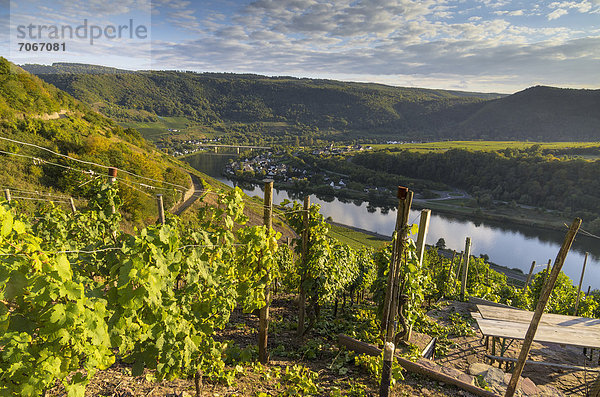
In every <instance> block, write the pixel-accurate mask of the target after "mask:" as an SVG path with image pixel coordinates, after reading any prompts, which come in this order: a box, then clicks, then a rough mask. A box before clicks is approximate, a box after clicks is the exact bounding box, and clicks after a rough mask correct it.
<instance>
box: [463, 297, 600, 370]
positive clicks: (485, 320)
mask: <svg viewBox="0 0 600 397" xmlns="http://www.w3.org/2000/svg"><path fill="white" fill-rule="evenodd" d="M477 309H478V310H479V313H471V315H472V316H473V318H474V319H475V320H476V321H477V325H478V326H479V329H480V330H481V332H482V334H483V335H484V337H486V347H489V338H490V337H491V338H492V355H494V356H495V355H496V341H498V342H499V345H500V356H501V357H502V356H504V353H505V352H506V350H508V348H509V347H510V345H511V344H512V342H513V341H514V340H522V339H525V334H526V333H527V329H528V328H529V324H530V322H531V318H532V317H533V312H530V311H526V310H519V309H513V308H506V307H494V306H488V305H482V304H479V305H477ZM533 340H534V341H536V342H542V343H543V342H549V343H558V344H562V345H571V346H578V347H583V348H584V353H586V351H587V349H592V350H591V351H592V352H593V349H600V320H599V319H594V318H586V317H577V316H564V315H559V314H548V313H545V314H543V315H542V319H541V321H540V323H539V326H538V329H537V332H536V334H535V337H534V339H533ZM599 360H600V358H599Z"/></svg>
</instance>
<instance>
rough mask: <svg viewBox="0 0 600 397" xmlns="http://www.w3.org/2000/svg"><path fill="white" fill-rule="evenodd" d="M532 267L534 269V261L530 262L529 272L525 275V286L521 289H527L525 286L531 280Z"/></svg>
mask: <svg viewBox="0 0 600 397" xmlns="http://www.w3.org/2000/svg"><path fill="white" fill-rule="evenodd" d="M533 269H535V261H533V262H531V267H530V268H529V274H528V275H527V281H525V287H523V289H527V286H528V285H529V283H530V282H531V276H533Z"/></svg>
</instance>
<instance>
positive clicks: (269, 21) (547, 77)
mask: <svg viewBox="0 0 600 397" xmlns="http://www.w3.org/2000/svg"><path fill="white" fill-rule="evenodd" d="M0 5H3V12H2V15H4V22H5V24H6V26H7V28H6V29H3V32H2V33H1V34H0V45H1V46H2V47H3V48H2V49H3V50H4V51H3V53H8V54H10V55H9V56H8V59H9V60H11V61H13V62H16V63H19V64H22V63H46V64H50V63H52V62H82V63H93V64H100V65H105V66H113V67H119V68H124V69H150V68H152V69H171V70H190V71H198V72H204V71H210V72H234V73H256V74H265V75H271V76H279V75H286V76H296V77H309V78H328V79H336V80H348V81H362V82H377V83H383V84H389V85H395V86H411V87H427V88H441V89H451V90H464V91H480V92H499V93H513V92H517V91H520V90H523V89H525V88H527V87H530V86H534V85H551V86H558V87H570V88H589V89H599V88H600V0H582V1H578V0H575V1H553V0H550V1H545V0H542V1H518V0H514V1H513V0H498V1H491V0H447V1H432V0H423V1H411V0H335V1H331V0H329V1H326V0H247V1H228V0H223V1H188V0H155V1H149V0H84V1H79V2H73V1H70V0H59V1H54V2H52V1H50V2H49V1H42V0H29V1H26V2H24V1H10V2H9V0H0ZM7 15H8V17H7ZM84 20H86V21H87V23H88V25H95V26H97V27H98V28H99V29H104V28H106V27H107V26H109V25H111V26H118V25H120V24H121V25H123V24H128V22H129V21H130V20H131V21H133V24H131V25H130V27H131V28H133V29H135V28H136V27H137V26H144V27H146V33H147V34H146V35H143V34H142V35H139V36H136V37H131V36H127V37H121V38H120V39H118V38H108V37H106V36H102V37H98V38H97V39H95V41H94V43H93V44H91V43H90V41H89V37H87V38H85V39H78V38H76V37H75V38H73V37H67V38H65V37H64V36H63V37H61V38H59V39H57V38H56V37H55V38H52V39H50V37H49V36H48V37H44V39H45V40H46V41H47V42H52V43H54V42H57V43H63V42H64V43H65V45H66V50H65V51H50V52H45V53H40V52H38V53H34V52H32V51H29V52H28V51H23V50H22V49H21V50H20V51H19V49H18V48H17V47H18V45H19V44H18V43H23V42H31V43H33V42H36V41H37V42H40V41H43V40H40V39H39V38H38V37H31V35H29V36H26V37H25V38H22V37H18V34H19V31H18V30H17V28H18V26H25V27H26V26H28V25H29V24H33V25H35V26H40V25H45V26H49V25H56V26H58V27H61V26H63V25H65V24H69V25H70V26H72V27H76V26H80V25H81V24H82V23H83V21H84ZM34 31H35V29H34ZM21 32H23V29H22V30H21ZM127 32H128V30H127V29H126V30H125V33H127ZM140 32H143V29H142V30H141V31H140ZM88 33H89V32H88ZM109 33H113V30H110V29H109ZM88 36H89V35H88Z"/></svg>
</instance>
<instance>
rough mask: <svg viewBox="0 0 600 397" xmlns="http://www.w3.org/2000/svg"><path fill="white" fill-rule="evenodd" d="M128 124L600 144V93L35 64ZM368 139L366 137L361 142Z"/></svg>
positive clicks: (72, 91)
mask: <svg viewBox="0 0 600 397" xmlns="http://www.w3.org/2000/svg"><path fill="white" fill-rule="evenodd" d="M24 68H25V69H26V70H29V71H31V72H32V73H36V74H38V75H39V76H40V77H41V78H43V79H44V80H45V81H47V82H49V83H52V84H54V85H55V86H57V87H58V88H60V89H62V90H64V91H66V92H68V93H70V94H71V95H73V96H75V97H76V98H78V99H80V100H83V101H85V102H87V103H89V104H92V105H93V106H94V107H95V108H96V109H98V110H100V111H101V112H102V113H104V114H106V115H107V116H110V117H112V118H114V119H116V120H118V121H151V120H157V116H185V117H187V118H189V119H190V120H192V121H196V122H199V123H203V124H206V125H215V124H221V123H229V122H240V123H256V122H269V121H275V122H286V123H288V124H291V125H296V124H302V125H306V126H309V127H311V128H312V129H320V130H321V131H323V134H325V131H327V130H336V131H342V132H343V131H346V132H350V133H352V132H353V133H354V136H357V135H358V136H362V137H386V136H387V137H390V138H395V139H402V138H416V139H458V138H462V139H465V138H466V139H482V138H483V139H518V140H524V139H532V140H595V139H599V138H600V123H599V121H600V120H599V118H600V112H598V109H600V106H599V105H600V90H574V89H558V88H551V87H533V88H530V89H527V90H525V91H522V92H518V93H516V94H513V95H509V96H504V95H500V94H482V93H470V92H458V91H445V90H430V89H421V88H404V87H391V86H386V85H381V84H366V83H352V82H341V81H334V80H315V79H299V78H293V77H266V76H259V75H250V74H230V73H194V72H176V71H154V72H132V71H126V70H119V69H114V68H104V67H101V66H95V65H85V64H68V63H57V64H54V65H52V66H44V65H25V66H24ZM357 133H358V134H357Z"/></svg>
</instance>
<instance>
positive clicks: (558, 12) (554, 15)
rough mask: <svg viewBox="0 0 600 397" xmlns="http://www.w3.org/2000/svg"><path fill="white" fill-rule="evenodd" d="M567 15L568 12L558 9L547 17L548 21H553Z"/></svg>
mask: <svg viewBox="0 0 600 397" xmlns="http://www.w3.org/2000/svg"><path fill="white" fill-rule="evenodd" d="M568 13H569V11H567V10H565V9H564V8H558V9H556V10H554V11H552V12H551V13H550V14H548V15H547V17H548V20H549V21H551V20H553V19H558V18H560V17H562V16H563V15H567V14H568Z"/></svg>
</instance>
